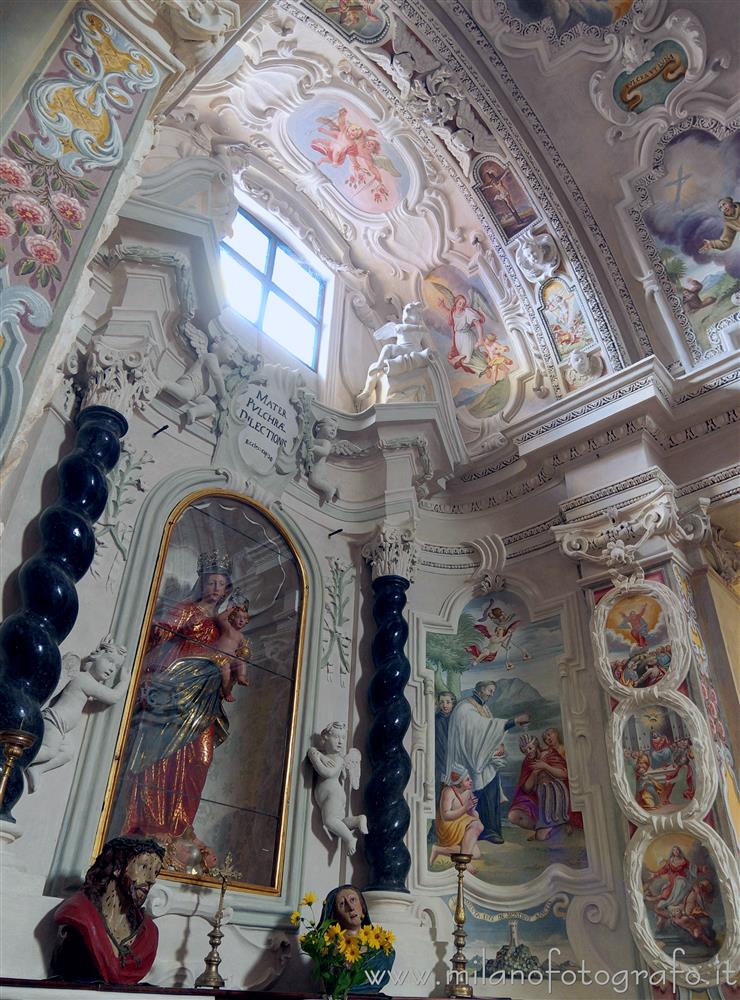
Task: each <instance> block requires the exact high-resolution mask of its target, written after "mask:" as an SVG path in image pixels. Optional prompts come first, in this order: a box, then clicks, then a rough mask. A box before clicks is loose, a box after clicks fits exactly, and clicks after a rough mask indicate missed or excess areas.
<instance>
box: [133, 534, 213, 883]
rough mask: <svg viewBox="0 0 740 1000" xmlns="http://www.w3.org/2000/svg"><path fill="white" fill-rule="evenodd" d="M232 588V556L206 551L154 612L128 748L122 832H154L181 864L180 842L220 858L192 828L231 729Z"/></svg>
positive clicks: (207, 860)
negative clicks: (228, 623)
mask: <svg viewBox="0 0 740 1000" xmlns="http://www.w3.org/2000/svg"><path fill="white" fill-rule="evenodd" d="M231 589H232V583H231V558H230V557H229V556H228V555H226V554H223V553H220V552H217V551H213V552H203V553H201V555H200V557H199V559H198V579H197V582H196V583H195V585H194V587H193V589H192V591H191V592H190V594H189V595H188V596H187V598H186V599H185V600H183V601H179V602H178V603H176V604H174V605H172V606H171V607H170V608H168V609H167V610H166V612H164V613H162V614H158V615H156V616H155V621H154V623H153V625H152V630H151V635H150V637H149V644H148V647H147V652H146V655H145V659H144V666H143V672H142V676H141V684H140V691H139V696H138V703H137V706H136V709H135V711H134V715H133V718H132V720H131V730H130V734H129V740H128V747H127V751H126V768H125V773H126V784H125V787H124V800H125V815H124V819H123V823H122V831H121V832H122V833H123V834H125V835H127V836H128V835H132V834H133V835H139V836H146V837H155V838H156V839H157V840H159V841H160V842H162V843H164V844H166V845H167V846H168V854H167V858H166V864H167V865H168V867H169V866H173V867H178V864H177V858H178V854H179V853H181V852H180V851H179V849H180V848H182V849H183V850H189V851H191V852H192V850H193V848H194V847H195V848H197V850H198V851H199V852H200V853H201V855H202V862H203V865H204V866H205V867H212V866H213V865H215V864H216V863H217V859H216V857H215V856H214V854H213V852H212V851H211V850H210V848H208V846H207V845H206V844H204V843H203V842H202V841H201V840H199V838H198V837H197V835H196V834H195V831H194V829H193V822H194V820H195V815H196V813H197V811H198V806H199V805H200V800H201V795H202V794H203V787H204V785H205V783H206V778H207V777H208V769H209V768H210V766H211V762H212V760H213V752H214V750H215V748H216V747H217V746H219V745H220V744H221V743H222V742H223V741H224V740H225V739H226V736H227V734H228V725H229V723H228V719H227V717H226V714H225V712H224V710H223V705H222V702H223V698H224V695H225V691H224V685H223V674H224V672H225V669H226V667H227V666H228V662H229V661H230V660H231V657H229V656H228V655H227V654H226V653H225V652H223V651H222V650H221V648H220V647H221V645H222V643H221V642H220V639H221V631H222V630H221V627H220V625H219V621H218V620H217V616H218V614H219V611H220V609H221V607H222V605H224V603H225V602H226V599H227V598H228V596H229V594H230V592H231Z"/></svg>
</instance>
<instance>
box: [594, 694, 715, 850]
mask: <svg viewBox="0 0 740 1000" xmlns="http://www.w3.org/2000/svg"><path fill="white" fill-rule="evenodd" d="M606 749H607V754H608V755H609V771H610V774H611V778H612V788H613V789H614V794H615V795H616V797H617V800H618V802H619V805H620V807H621V808H622V811H623V812H624V813H625V814H626V815H627V816H628V817H629V818H630V820H631V821H632V822H633V823H635V824H637V825H639V826H641V825H643V824H649V825H651V826H652V827H653V828H654V829H655V830H656V831H660V830H662V829H664V828H665V826H666V825H667V824H670V823H672V822H673V817H674V816H675V817H677V819H678V821H679V822H683V821H685V820H687V819H691V818H694V819H701V818H702V817H703V816H706V814H707V813H708V812H709V810H710V808H711V806H712V803H713V802H714V798H715V796H716V794H717V768H716V767H715V766H714V757H713V753H712V740H711V736H710V734H709V731H708V729H707V724H706V722H705V720H704V717H703V716H702V714H701V712H700V711H699V710H698V709H697V707H696V706H695V705H694V704H693V702H691V701H689V699H688V698H686V697H684V695H682V694H679V693H677V692H675V691H666V692H664V693H663V694H661V695H660V696H659V697H657V696H656V697H654V698H652V699H647V700H642V701H641V702H640V703H639V705H636V704H635V703H634V702H633V700H632V699H631V698H630V699H628V700H625V701H622V702H621V703H620V704H619V705H618V706H617V708H616V709H615V710H614V712H613V713H612V716H611V721H610V725H609V734H608V738H607V741H606Z"/></svg>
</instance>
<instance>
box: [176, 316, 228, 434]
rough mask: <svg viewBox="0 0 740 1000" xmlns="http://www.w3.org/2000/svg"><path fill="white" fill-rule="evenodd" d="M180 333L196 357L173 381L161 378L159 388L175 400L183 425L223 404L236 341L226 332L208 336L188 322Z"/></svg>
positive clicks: (217, 409)
mask: <svg viewBox="0 0 740 1000" xmlns="http://www.w3.org/2000/svg"><path fill="white" fill-rule="evenodd" d="M183 333H184V334H185V337H186V338H187V340H188V342H189V344H190V346H191V347H192V348H193V351H194V352H195V354H196V360H195V362H194V363H193V364H192V365H191V366H190V368H188V370H187V371H186V372H185V373H184V374H183V375H181V376H180V377H179V378H178V379H177V380H176V381H175V382H163V383H162V390H163V391H166V392H168V393H169V394H170V395H171V396H174V397H175V399H176V400H178V402H179V403H180V404H181V406H180V412H181V414H182V415H183V419H184V421H185V425H186V426H189V425H190V424H192V423H193V422H194V421H195V420H198V419H199V418H200V417H211V416H215V415H216V414H217V413H218V412H219V411H220V410H222V409H223V408H224V406H225V405H226V400H227V393H226V385H225V384H224V378H225V376H226V375H228V373H229V372H230V371H231V370H232V369H233V367H234V365H235V363H236V358H237V355H238V353H239V345H238V344H237V342H236V340H235V339H234V338H233V337H231V336H229V335H228V334H222V335H220V336H216V337H213V338H211V339H209V337H208V335H207V334H205V333H203V331H202V330H199V329H198V328H197V327H196V326H194V325H193V324H192V323H190V322H188V323H186V324H185V326H184V329H183Z"/></svg>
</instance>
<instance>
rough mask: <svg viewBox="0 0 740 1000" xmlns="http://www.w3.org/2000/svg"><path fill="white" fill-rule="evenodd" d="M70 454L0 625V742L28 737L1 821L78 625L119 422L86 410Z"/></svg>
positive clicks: (108, 412)
mask: <svg viewBox="0 0 740 1000" xmlns="http://www.w3.org/2000/svg"><path fill="white" fill-rule="evenodd" d="M75 424H76V427H77V436H76V438H75V446H74V450H73V451H72V452H71V454H69V455H67V457H66V458H64V459H63V460H62V461H61V462H60V463H59V467H58V471H57V474H58V477H59V498H58V499H57V501H56V503H54V504H52V506H51V507H48V508H47V509H46V510H45V511H44V513H43V514H42V515H41V520H40V522H39V528H40V532H41V539H42V548H41V551H40V552H39V553H38V554H37V555H34V556H31V558H30V559H28V560H26V562H25V563H24V564H23V566H22V567H21V570H20V573H19V576H18V584H19V589H20V594H21V608H20V610H19V611H16V612H15V613H14V614H12V615H10V616H9V617H8V618H6V619H5V621H4V622H3V623H2V625H0V737H1V736H2V734H3V732H8V731H9V732H11V733H12V732H14V731H16V732H17V731H18V730H20V731H22V732H23V733H26V734H30V735H32V736H34V737H35V739H34V741H33V745H32V746H30V747H29V748H28V749H26V750H25V751H24V753H23V754H22V755H21V756H20V757H19V758H18V760H17V763H16V766H15V767H14V769H13V771H12V772H11V774H10V778H9V781H8V785H7V788H6V791H5V797H4V799H3V803H2V809H1V810H0V819H4V820H9V821H10V822H12V823H14V822H15V820H14V819H13V816H12V815H11V810H12V808H13V806H14V805H15V804H16V802H17V801H18V799H19V798H20V797H21V794H22V792H23V768H25V767H28V765H29V764H30V763H31V761H32V760H33V758H34V757H35V756H36V754H37V753H38V751H39V748H40V747H41V741H42V738H43V733H44V723H43V720H42V718H41V706H42V705H43V703H44V702H45V701H46V699H47V698H48V697H49V696H50V695H51V693H52V691H53V690H54V688H55V687H56V684H57V681H58V680H59V674H60V671H61V655H60V652H59V644H60V643H61V642H62V640H63V639H64V638H65V637H66V636H67V635H69V633H70V631H71V629H72V626H73V625H74V623H75V621H76V620H77V611H78V606H79V605H78V599H77V591H76V589H75V583H76V582H77V581H78V580H79V579H80V578H81V577H83V576H84V575H85V573H86V572H87V571H88V569H89V568H90V564H91V562H92V560H93V556H94V555H95V535H94V533H93V529H92V525H93V523H94V522H95V521H97V519H98V518H99V517H100V515H101V514H102V513H103V511H104V509H105V504H106V501H107V499H108V482H107V479H106V473H107V472H109V471H110V470H111V469H112V468H114V466H115V465H116V463H117V462H118V458H119V455H120V453H121V445H120V439H121V438H122V437H123V435H124V434H125V433H126V431H127V430H128V424H127V422H126V419H125V418H124V417H123V416H122V415H121V414H120V413H119V412H118V411H117V410H114V409H111V408H110V407H108V406H88V407H86V408H85V409H83V410H81V411H80V413H79V416H78V417H77V420H76V422H75Z"/></svg>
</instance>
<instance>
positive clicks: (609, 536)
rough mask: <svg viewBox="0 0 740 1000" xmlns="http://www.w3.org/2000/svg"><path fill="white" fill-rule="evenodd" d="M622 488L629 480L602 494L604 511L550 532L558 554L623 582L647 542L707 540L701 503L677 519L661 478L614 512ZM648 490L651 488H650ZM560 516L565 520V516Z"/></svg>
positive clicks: (668, 487) (673, 495)
mask: <svg viewBox="0 0 740 1000" xmlns="http://www.w3.org/2000/svg"><path fill="white" fill-rule="evenodd" d="M655 473H659V470H655ZM650 479H652V483H651V482H650ZM625 485H631V484H630V481H629V480H627V481H625V483H623V484H619V483H618V484H615V485H614V487H611V488H610V489H609V490H608V491H602V492H603V493H604V497H603V504H604V507H605V508H606V509H603V510H602V512H599V513H597V514H596V515H594V516H591V517H588V518H587V519H584V520H579V521H578V523H577V524H574V523H572V522H571V523H566V524H563V525H554V526H553V527H552V532H553V534H554V535H555V538H556V539H557V541H558V544H559V545H560V548H561V550H562V552H563V554H564V555H566V556H569V557H570V558H571V559H578V560H586V561H588V562H592V563H597V564H599V565H602V566H604V567H606V569H607V570H609V571H610V572H611V574H612V576H613V578H615V579H616V580H624V579H625V577H624V576H623V574H627V573H630V572H634V571H636V570H638V569H639V561H640V557H641V551H640V550H641V549H643V548H644V546H645V545H646V544H647V543H648V542H649V541H650V540H651V539H652V538H654V537H659V538H663V539H665V540H666V541H667V542H668V543H669V544H671V545H673V546H675V547H677V548H681V547H683V546H685V545H696V544H700V543H701V542H702V541H703V540H704V539H705V538H707V537H708V534H709V531H710V525H709V517H708V516H707V513H706V511H707V508H708V506H709V501H708V500H707V499H705V498H702V499H700V500H699V502H698V506H697V508H696V509H695V510H694V511H693V512H690V513H688V514H681V512H680V511H679V508H678V504H677V501H676V492H675V489H674V488H673V487H672V485H668V480H667V479H666V477H665V476H663V475H662V474H655V475H653V476H650V478H649V480H648V482H647V483H646V485H647V487H648V490H649V492H648V493H647V495H646V496H643V497H641V498H640V499H639V500H637V501H636V502H634V503H631V504H628V505H627V506H625V507H622V508H621V509H620V508H618V507H617V506H616V505H614V498H615V496H618V495H619V493H620V486H622V487H624V486H625ZM651 485H652V486H653V489H650V486H651ZM610 501H611V503H610ZM571 510H572V507H571ZM561 511H562V507H561ZM563 513H564V516H565V517H566V519H567V512H566V511H563ZM639 575H640V574H639V573H638V578H639Z"/></svg>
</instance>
